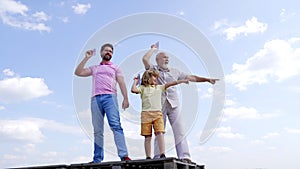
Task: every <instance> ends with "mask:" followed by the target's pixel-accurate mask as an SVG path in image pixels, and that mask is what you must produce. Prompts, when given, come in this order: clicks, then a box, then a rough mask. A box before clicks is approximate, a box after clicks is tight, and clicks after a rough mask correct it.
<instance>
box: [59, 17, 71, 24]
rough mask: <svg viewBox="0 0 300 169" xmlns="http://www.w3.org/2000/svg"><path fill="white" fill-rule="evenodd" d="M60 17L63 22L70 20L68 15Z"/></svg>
mask: <svg viewBox="0 0 300 169" xmlns="http://www.w3.org/2000/svg"><path fill="white" fill-rule="evenodd" d="M58 19H59V20H61V21H62V22H63V23H68V22H69V18H68V17H59V18H58Z"/></svg>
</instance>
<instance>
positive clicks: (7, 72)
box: [2, 69, 15, 76]
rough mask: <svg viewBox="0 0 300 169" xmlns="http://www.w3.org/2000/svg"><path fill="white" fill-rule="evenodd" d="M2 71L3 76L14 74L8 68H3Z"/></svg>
mask: <svg viewBox="0 0 300 169" xmlns="http://www.w3.org/2000/svg"><path fill="white" fill-rule="evenodd" d="M2 72H3V73H4V75H5V76H14V75H15V72H13V71H11V70H10V69H4V70H3V71H2Z"/></svg>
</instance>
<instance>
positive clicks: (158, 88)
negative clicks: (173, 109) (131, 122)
mask: <svg viewBox="0 0 300 169" xmlns="http://www.w3.org/2000/svg"><path fill="white" fill-rule="evenodd" d="M138 90H139V93H140V94H141V99H142V111H161V109H162V107H161V94H162V92H165V85H149V86H147V87H146V86H144V85H140V86H139V87H138Z"/></svg>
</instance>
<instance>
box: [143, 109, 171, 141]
mask: <svg viewBox="0 0 300 169" xmlns="http://www.w3.org/2000/svg"><path fill="white" fill-rule="evenodd" d="M152 125H153V128H154V133H157V132H162V133H165V126H164V119H163V115H162V113H161V111H142V116H141V135H142V136H151V135H152Z"/></svg>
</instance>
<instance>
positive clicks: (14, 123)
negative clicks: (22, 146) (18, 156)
mask: <svg viewBox="0 0 300 169" xmlns="http://www.w3.org/2000/svg"><path fill="white" fill-rule="evenodd" d="M43 130H53V131H57V132H61V133H67V134H75V135H81V134H82V130H81V129H80V128H79V127H74V126H69V125H66V124H63V123H58V122H55V121H52V120H47V119H40V118H24V119H18V120H0V141H8V140H9V141H11V140H14V141H27V142H31V143H36V142H42V141H43V139H44V138H45V136H44V134H43Z"/></svg>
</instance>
